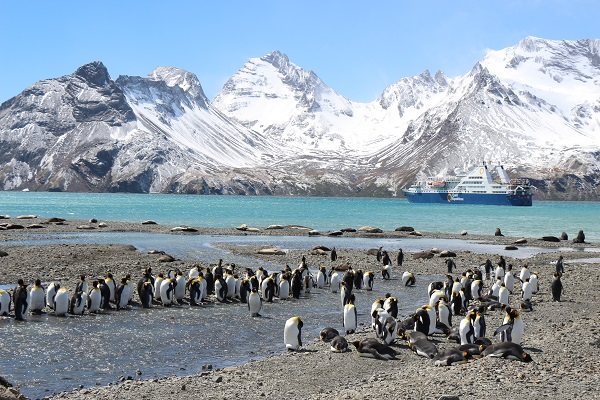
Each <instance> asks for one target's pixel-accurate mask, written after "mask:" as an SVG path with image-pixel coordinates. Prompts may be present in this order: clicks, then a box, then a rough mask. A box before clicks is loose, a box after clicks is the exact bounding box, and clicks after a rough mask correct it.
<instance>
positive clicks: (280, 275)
mask: <svg viewBox="0 0 600 400" xmlns="http://www.w3.org/2000/svg"><path fill="white" fill-rule="evenodd" d="M381 250H382V249H381V248H380V249H379V250H378V251H377V253H376V256H377V260H378V262H380V263H382V264H383V265H382V270H381V276H382V279H384V280H385V279H391V277H392V263H391V261H390V257H389V255H388V253H387V252H386V251H381ZM403 257H404V255H403V253H402V250H400V253H399V255H398V258H397V263H398V266H402V262H403ZM335 258H337V253H336V252H332V256H331V259H332V261H335ZM489 264H491V262H490V261H489V260H488V261H487V262H486V264H485V268H482V266H480V267H476V268H472V269H468V270H466V271H464V272H462V274H461V275H460V276H456V277H453V276H452V275H450V274H448V275H447V276H446V279H445V280H444V281H439V282H431V283H430V284H429V286H428V289H427V290H428V294H429V298H430V301H429V303H428V304H425V305H423V306H422V307H420V308H419V309H417V310H416V311H414V312H411V313H409V314H408V315H405V316H404V317H401V316H399V308H400V306H399V304H398V303H399V302H398V299H397V298H395V297H393V296H392V295H391V294H387V295H386V297H385V298H379V299H375V301H374V302H373V303H372V306H371V310H370V318H371V321H370V322H371V324H370V325H371V328H372V329H373V331H374V333H375V338H368V339H365V340H362V341H354V342H352V343H351V344H352V345H353V346H354V348H355V349H356V352H357V353H358V355H359V356H361V357H370V358H375V359H379V360H391V359H395V358H396V355H397V354H398V353H397V352H396V349H395V348H394V347H395V345H397V344H398V342H399V341H401V340H402V341H406V342H407V344H408V347H409V348H410V349H411V350H412V351H413V352H414V353H415V354H417V355H418V356H422V357H426V358H429V359H431V360H433V361H434V363H435V365H453V364H456V363H465V362H468V361H469V360H471V359H473V358H477V357H482V356H491V357H503V358H508V359H516V360H520V361H523V362H529V361H531V356H530V355H529V354H527V353H526V352H525V351H524V350H523V348H522V347H521V344H522V340H523V336H524V331H525V329H524V322H523V319H522V315H521V313H522V312H529V311H532V310H533V305H532V304H533V300H534V296H535V294H536V293H537V292H538V290H539V281H538V277H537V274H535V273H533V272H531V271H529V269H528V267H527V265H524V266H523V267H522V268H521V269H520V271H519V272H518V273H517V272H515V271H513V270H512V265H510V264H509V265H508V266H506V263H505V261H504V259H503V258H502V257H500V261H498V264H497V267H496V269H495V271H493V272H494V274H493V276H490V275H491V274H489V270H490V269H491V268H490V265H489ZM452 265H453V268H457V267H456V264H455V263H454V261H452ZM482 270H484V271H485V272H486V273H485V275H484V274H483V273H482V272H481V271H482ZM559 271H560V272H559ZM563 273H564V268H563V265H562V260H559V263H557V272H556V273H555V274H554V279H553V281H552V285H551V293H552V297H553V300H554V301H560V296H561V294H562V283H561V281H560V279H561V277H562V274H563ZM374 276H375V274H374V272H373V271H367V272H363V271H362V270H356V271H355V270H353V269H352V267H350V266H342V267H335V268H331V269H330V270H329V271H327V268H326V267H325V266H321V267H319V268H318V270H317V274H316V277H314V276H313V274H312V273H311V272H310V269H309V266H308V265H307V263H306V259H305V258H304V257H303V258H302V260H301V262H300V264H299V266H298V268H296V269H294V270H292V269H291V268H290V267H289V266H287V265H286V267H285V268H284V270H282V271H280V272H276V273H269V272H267V271H266V270H264V269H263V268H259V269H258V270H257V271H253V270H251V269H249V268H247V269H246V270H245V274H244V277H243V278H240V277H239V275H238V273H237V271H236V266H235V265H234V264H230V265H227V266H224V265H223V261H222V260H219V261H218V263H217V264H216V265H215V266H212V267H201V266H199V265H195V266H193V267H192V268H191V269H190V271H189V272H188V274H187V278H186V277H184V273H183V271H181V270H179V269H177V268H175V269H170V270H168V271H167V272H166V273H164V274H163V273H159V274H158V275H157V276H154V275H153V274H152V270H151V269H150V268H148V269H146V270H145V271H144V273H143V277H142V279H140V280H139V281H138V282H137V284H134V283H133V282H132V280H131V276H130V275H125V276H123V277H121V278H120V279H118V280H117V279H115V277H113V275H112V274H111V273H107V274H106V275H105V276H104V277H102V278H98V279H95V280H93V281H92V282H91V283H88V280H87V279H86V277H85V276H84V275H82V276H81V277H80V280H79V281H78V282H77V284H76V286H75V288H73V292H72V293H71V295H69V290H68V289H67V288H66V287H62V286H61V285H60V283H58V282H51V283H50V284H49V285H48V286H47V287H46V288H44V287H43V286H42V284H41V281H40V280H39V279H38V280H36V281H35V282H34V284H33V286H32V287H31V288H28V287H27V286H28V285H27V284H25V283H24V282H23V280H19V281H18V282H17V287H16V288H15V289H14V290H13V292H12V294H11V293H9V291H6V290H1V289H0V316H9V313H10V312H11V310H12V311H13V312H14V314H13V315H14V318H15V319H16V320H20V321H24V320H27V319H28V316H29V315H35V314H38V315H39V314H42V313H44V312H51V313H54V314H56V315H63V316H66V315H83V314H84V313H85V312H86V311H87V312H89V313H103V312H106V311H107V310H113V309H116V310H117V311H118V310H121V309H125V308H128V307H130V305H131V304H133V296H134V292H135V291H137V294H138V296H139V301H140V303H141V306H142V307H144V308H149V307H153V306H158V305H162V306H164V307H170V306H172V305H175V304H184V303H186V301H187V302H189V304H190V305H191V306H199V305H202V304H203V302H205V301H207V298H208V297H209V296H214V298H216V300H217V301H219V302H223V303H228V302H236V303H243V304H245V305H246V306H247V307H248V310H249V314H250V316H251V317H259V316H260V315H261V314H260V312H261V310H262V304H263V301H266V302H273V299H274V297H278V298H279V300H287V299H289V298H294V299H299V298H300V296H301V294H302V293H307V292H310V289H311V288H313V287H315V288H321V289H324V288H326V287H327V286H329V289H330V291H331V292H332V293H338V292H339V293H340V298H341V310H342V319H343V327H344V332H342V334H340V333H339V332H338V331H337V330H335V329H334V328H331V327H327V328H325V329H323V330H322V331H321V335H320V336H321V337H320V338H321V340H322V341H324V342H329V343H331V351H334V352H346V351H348V350H349V346H348V341H347V340H346V338H345V337H344V334H345V335H348V334H352V333H354V332H356V331H357V329H358V325H359V323H358V311H357V308H356V295H355V293H353V291H361V292H363V293H365V294H366V293H368V292H369V291H371V290H372V288H373V285H374V280H375V279H374ZM486 278H489V279H486ZM399 282H401V284H402V285H403V286H407V287H410V286H414V285H415V284H416V278H415V276H414V275H413V274H412V273H410V272H408V271H407V272H404V273H403V274H402V276H401V279H400V280H399ZM519 286H520V288H521V291H520V294H521V295H520V297H521V298H520V299H519V300H517V297H518V296H517V295H516V293H515V288H518V287H519ZM511 297H512V301H511ZM510 304H512V305H513V306H512V307H511V305H510ZM515 304H518V306H515ZM490 313H492V314H493V315H494V317H493V318H494V320H495V321H498V322H499V321H500V320H501V323H498V324H497V325H499V326H498V327H497V329H496V330H495V331H494V332H493V335H492V337H491V338H490V337H488V335H487V334H488V331H487V329H486V316H489V315H490ZM498 314H502V317H500V316H499V315H498ZM303 325H304V322H303V321H302V319H301V318H300V317H299V316H294V317H292V318H290V319H289V320H287V321H286V323H285V326H284V343H285V347H286V348H287V349H288V350H299V349H300V348H301V346H302V337H301V336H302V327H303ZM361 325H362V324H361ZM434 335H441V336H444V337H445V338H446V340H448V341H451V342H456V343H457V347H455V348H453V349H449V350H444V351H438V349H437V347H436V345H435V343H434V342H433V341H431V338H432V337H433V336H434ZM492 338H494V339H496V338H497V343H495V344H494V343H492V340H491V339H492Z"/></svg>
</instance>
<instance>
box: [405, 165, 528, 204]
mask: <svg viewBox="0 0 600 400" xmlns="http://www.w3.org/2000/svg"><path fill="white" fill-rule="evenodd" d="M402 191H403V192H404V195H405V196H406V198H407V199H408V201H409V202H410V203H445V204H489V205H500V206H531V204H532V197H533V195H532V193H531V185H530V184H529V180H528V179H510V178H509V177H508V173H507V172H506V170H505V169H504V167H503V166H502V165H499V164H498V165H496V166H494V167H488V165H487V164H486V163H485V162H484V163H482V164H481V165H479V166H478V167H476V168H473V169H472V170H471V171H470V172H468V173H466V174H459V175H457V176H455V177H448V178H444V179H439V178H437V179H436V178H432V177H430V178H427V179H425V180H422V181H417V182H414V183H413V184H411V185H410V186H409V187H408V188H407V189H403V190H402Z"/></svg>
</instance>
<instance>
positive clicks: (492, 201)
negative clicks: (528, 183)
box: [404, 190, 532, 206]
mask: <svg viewBox="0 0 600 400" xmlns="http://www.w3.org/2000/svg"><path fill="white" fill-rule="evenodd" d="M404 195H405V196H406V198H407V200H408V201H409V202H410V203H424V204H431V203H439V204H482V205H495V206H531V205H532V196H531V194H525V195H519V194H516V195H513V194H510V195H509V194H503V193H489V194H488V193H448V192H433V191H428V192H422V191H414V192H413V191H406V190H405V191H404Z"/></svg>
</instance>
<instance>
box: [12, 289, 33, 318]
mask: <svg viewBox="0 0 600 400" xmlns="http://www.w3.org/2000/svg"><path fill="white" fill-rule="evenodd" d="M13 305H14V308H15V319H16V320H17V321H25V320H26V319H27V317H28V316H29V307H30V305H31V297H30V295H29V292H28V291H27V285H26V284H25V283H24V282H23V279H19V281H18V283H17V287H16V288H15V291H14V292H13Z"/></svg>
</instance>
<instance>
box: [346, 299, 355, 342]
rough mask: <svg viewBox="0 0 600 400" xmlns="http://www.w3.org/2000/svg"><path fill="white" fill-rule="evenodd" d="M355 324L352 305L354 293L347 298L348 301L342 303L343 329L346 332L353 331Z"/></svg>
mask: <svg viewBox="0 0 600 400" xmlns="http://www.w3.org/2000/svg"><path fill="white" fill-rule="evenodd" d="M356 326H357V312H356V307H355V306H354V295H353V294H351V295H350V297H349V298H348V303H346V304H345V305H344V329H345V330H346V334H350V333H354V332H355V331H356Z"/></svg>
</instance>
